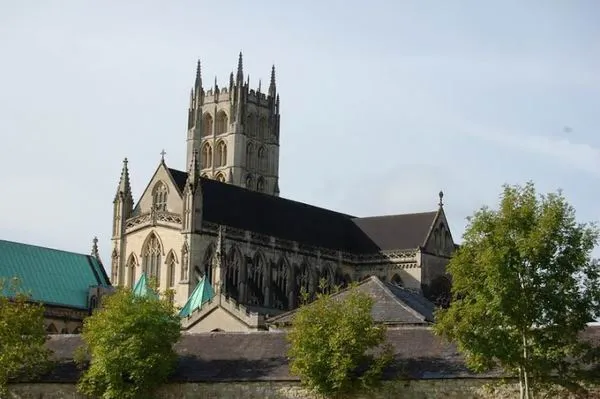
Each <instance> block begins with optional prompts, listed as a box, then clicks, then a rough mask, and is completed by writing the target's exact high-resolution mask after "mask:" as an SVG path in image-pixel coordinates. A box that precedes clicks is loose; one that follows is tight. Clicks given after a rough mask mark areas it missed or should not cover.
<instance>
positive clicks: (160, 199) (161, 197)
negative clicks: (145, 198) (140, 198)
mask: <svg viewBox="0 0 600 399" xmlns="http://www.w3.org/2000/svg"><path fill="white" fill-rule="evenodd" d="M167 195H168V190H167V186H166V185H165V184H164V183H163V182H161V181H159V182H158V183H156V185H155V186H154V190H152V203H153V206H154V209H156V210H157V211H166V210H167Z"/></svg>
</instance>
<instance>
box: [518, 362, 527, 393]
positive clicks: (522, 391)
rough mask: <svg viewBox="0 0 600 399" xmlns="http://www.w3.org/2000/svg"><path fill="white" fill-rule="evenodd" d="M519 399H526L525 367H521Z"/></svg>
mask: <svg viewBox="0 0 600 399" xmlns="http://www.w3.org/2000/svg"><path fill="white" fill-rule="evenodd" d="M519 399H526V398H525V390H524V387H523V366H519Z"/></svg>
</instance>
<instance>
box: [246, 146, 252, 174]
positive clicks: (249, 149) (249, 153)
mask: <svg viewBox="0 0 600 399" xmlns="http://www.w3.org/2000/svg"><path fill="white" fill-rule="evenodd" d="M253 166H254V146H253V145H252V143H248V145H247V146H246V167H247V168H252V167H253Z"/></svg>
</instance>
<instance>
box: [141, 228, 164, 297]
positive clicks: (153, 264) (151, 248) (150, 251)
mask: <svg viewBox="0 0 600 399" xmlns="http://www.w3.org/2000/svg"><path fill="white" fill-rule="evenodd" d="M161 253H162V248H161V246H160V241H158V237H157V236H156V234H154V233H150V237H148V239H147V241H146V245H144V248H143V249H142V270H143V271H144V273H146V275H147V276H148V277H154V278H156V280H157V286H160V264H161Z"/></svg>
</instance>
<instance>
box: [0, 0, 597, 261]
mask: <svg viewBox="0 0 600 399" xmlns="http://www.w3.org/2000/svg"><path fill="white" fill-rule="evenodd" d="M450 3H452V4H450ZM32 4H35V6H32ZM599 20H600V3H598V2H597V1H594V0H589V1H585V0H582V1H575V0H573V1H567V0H564V1H558V0H556V1H542V0H539V1H507V0H503V1H452V2H449V1H442V0H438V1H424V0H421V1H417V0H415V1H400V0H396V1H363V2H359V1H349V0H346V1H337V0H336V1H328V2H325V1H298V2H288V1H225V0H220V1H198V0H196V1H172V2H167V1H148V0H146V1H126V2H125V1H102V2H95V1H81V0H78V1H44V2H35V3H34V2H25V1H16V0H15V1H7V0H0V50H1V52H2V53H1V54H2V57H1V59H2V62H1V63H0V72H1V73H0V135H1V136H0V137H1V139H2V143H3V146H2V153H3V154H2V156H1V157H0V170H2V171H3V172H2V173H1V174H0V183H1V186H2V187H3V193H4V195H3V197H2V198H3V202H2V205H3V206H2V208H0V238H2V239H8V240H15V241H24V242H29V243H35V244H39V245H45V246H52V247H59V248H62V249H66V250H72V251H81V252H88V251H89V248H90V245H91V239H92V237H93V236H94V235H98V237H99V239H100V246H101V253H102V255H103V257H104V259H105V261H106V260H107V259H108V254H109V253H110V230H111V218H112V200H113V198H114V194H115V190H116V187H117V182H118V178H119V173H120V170H121V161H122V159H123V158H124V157H128V158H129V160H130V167H131V169H130V170H131V177H132V186H133V190H134V196H135V199H136V200H137V198H139V195H140V194H141V191H142V190H143V189H144V187H145V185H146V184H147V181H148V179H149V177H150V176H151V174H152V173H153V172H154V170H155V168H156V166H157V164H158V162H159V160H160V155H159V153H160V151H161V149H162V148H165V150H166V151H167V156H166V159H167V163H168V165H169V166H171V167H175V168H185V165H184V163H185V129H186V112H187V106H188V95H189V90H190V87H191V85H192V83H193V78H194V72H195V63H196V59H197V58H198V57H199V58H201V59H202V62H203V72H204V81H205V82H210V83H212V82H213V80H214V76H215V75H217V76H218V79H219V82H220V84H221V85H223V84H225V83H226V82H227V81H228V77H229V72H231V71H232V70H233V69H234V68H235V66H236V63H237V54H238V52H239V51H240V50H242V51H243V52H244V67H245V72H246V73H249V74H250V80H251V84H252V85H253V86H255V87H256V86H257V85H258V79H259V78H262V79H263V82H265V81H268V78H269V71H270V66H271V64H272V63H275V64H276V67H277V84H278V90H279V92H280V94H281V114H282V115H281V152H280V157H281V158H280V188H281V193H282V196H284V197H287V198H291V199H295V200H299V201H304V202H308V203H310V204H314V205H318V206H323V207H326V208H331V209H335V210H338V211H342V212H346V213H352V214H356V215H358V216H369V215H379V214H393V213H404V212H414V211H428V210H432V209H435V206H436V203H437V193H438V191H439V190H440V189H443V190H444V192H445V194H446V196H445V203H446V211H447V214H448V217H449V219H450V223H451V228H452V231H453V233H454V236H455V238H456V239H459V238H460V236H461V234H462V231H463V228H464V225H465V217H466V216H468V215H470V214H471V213H472V212H473V211H474V210H475V209H476V208H478V207H480V206H481V205H483V204H490V205H494V204H495V202H496V201H497V198H498V194H499V192H500V189H501V187H500V186H501V185H502V184H503V183H505V182H508V183H524V182H525V181H527V180H529V179H531V180H534V181H535V182H536V183H537V185H538V187H539V189H540V190H542V191H553V190H555V189H557V188H563V189H564V190H565V194H566V196H567V197H568V198H569V200H570V201H571V202H572V204H573V205H574V206H575V207H576V209H577V212H578V217H579V219H580V220H581V221H590V220H597V219H599V216H600V201H599V200H598V198H599V196H600V184H599V183H600V135H599V134H598V127H599V126H600V112H599V110H600V45H599V43H600V24H598V21H599ZM263 87H265V86H264V85H263ZM566 126H568V127H569V128H570V129H571V130H570V131H569V129H567V130H565V127H566ZM596 252H598V251H596ZM105 263H107V262H105Z"/></svg>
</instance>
